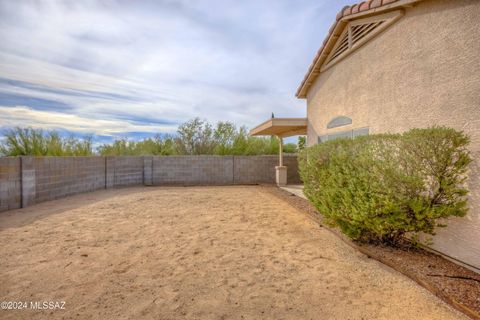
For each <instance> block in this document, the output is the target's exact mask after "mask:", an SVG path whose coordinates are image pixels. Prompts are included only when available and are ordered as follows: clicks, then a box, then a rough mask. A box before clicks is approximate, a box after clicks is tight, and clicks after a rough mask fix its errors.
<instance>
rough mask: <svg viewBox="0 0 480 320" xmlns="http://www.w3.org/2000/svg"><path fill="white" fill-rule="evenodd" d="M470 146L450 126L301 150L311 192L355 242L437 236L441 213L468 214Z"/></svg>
mask: <svg viewBox="0 0 480 320" xmlns="http://www.w3.org/2000/svg"><path fill="white" fill-rule="evenodd" d="M468 143H469V138H468V137H467V136H466V135H465V134H463V133H462V132H458V131H455V130H453V129H450V128H446V127H432V128H429V129H413V130H410V131H408V132H406V133H404V134H378V135H370V136H364V137H358V138H355V139H338V140H334V141H328V142H325V143H322V144H318V145H315V146H313V147H310V148H307V149H305V150H303V151H302V152H301V153H300V156H299V165H300V175H301V177H302V180H303V181H304V184H305V189H304V192H305V194H306V196H307V197H308V199H309V200H310V201H311V202H312V203H313V204H314V205H315V207H316V208H317V210H318V211H319V212H320V213H321V214H322V215H323V216H324V217H325V222H326V223H327V224H329V225H331V226H337V227H339V228H340V229H341V230H342V232H344V233H345V234H346V235H348V236H349V237H351V238H353V239H355V240H359V241H363V242H382V243H388V244H396V243H398V241H399V240H400V239H401V238H402V236H404V235H405V234H412V235H414V236H416V235H417V234H418V233H419V232H425V233H428V234H434V231H435V228H436V227H440V226H444V225H443V224H442V223H441V218H446V217H449V216H464V215H465V214H466V213H467V210H468V209H467V202H466V195H467V193H468V191H467V189H466V188H465V179H466V171H467V167H468V164H469V163H470V162H471V158H470V155H469V152H468V150H467V145H468Z"/></svg>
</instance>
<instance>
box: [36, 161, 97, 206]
mask: <svg viewBox="0 0 480 320" xmlns="http://www.w3.org/2000/svg"><path fill="white" fill-rule="evenodd" d="M32 159H34V168H35V189H36V190H35V191H36V196H35V201H36V202H42V201H48V200H53V199H58V198H61V197H65V196H68V195H73V194H77V193H82V192H87V191H93V190H98V189H104V188H105V158H103V157H36V158H32Z"/></svg>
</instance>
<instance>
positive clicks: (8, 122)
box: [0, 106, 176, 136]
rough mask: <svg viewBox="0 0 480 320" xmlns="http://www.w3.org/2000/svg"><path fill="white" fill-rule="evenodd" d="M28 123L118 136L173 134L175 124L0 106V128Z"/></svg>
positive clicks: (38, 126)
mask: <svg viewBox="0 0 480 320" xmlns="http://www.w3.org/2000/svg"><path fill="white" fill-rule="evenodd" d="M17 126H28V127H32V128H36V129H47V130H56V129H62V130H68V131H72V132H78V133H83V134H90V133H94V134H96V135H105V136H116V135H121V134H122V133H124V132H144V133H159V132H164V133H173V132H175V130H176V126H175V125H147V124H137V123H132V122H129V121H113V120H99V119H92V118H86V117H81V116H78V115H71V114H64V113H59V112H51V111H38V110H33V109H30V108H28V107H25V106H17V107H15V108H9V107H3V106H0V127H17Z"/></svg>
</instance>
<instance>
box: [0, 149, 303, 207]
mask: <svg viewBox="0 0 480 320" xmlns="http://www.w3.org/2000/svg"><path fill="white" fill-rule="evenodd" d="M284 162H285V165H286V166H288V168H289V169H288V179H289V183H298V182H300V179H299V177H298V170H297V159H296V156H290V155H287V156H285V157H284ZM276 165H278V156H276V155H272V156H164V157H160V156H158V157H153V156H146V157H13V158H0V211H6V210H10V209H16V208H20V207H27V206H29V205H33V204H35V203H39V202H43V201H48V200H54V199H58V198H61V197H65V196H69V195H73V194H77V193H82V192H88V191H94V190H98V189H108V188H113V187H115V186H132V185H142V184H143V185H232V184H258V183H272V184H273V183H275V166H276Z"/></svg>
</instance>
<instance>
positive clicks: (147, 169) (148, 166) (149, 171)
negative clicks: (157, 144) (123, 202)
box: [143, 157, 153, 186]
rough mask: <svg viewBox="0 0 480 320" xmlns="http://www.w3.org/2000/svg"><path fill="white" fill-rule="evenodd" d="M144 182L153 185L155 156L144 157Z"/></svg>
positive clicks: (146, 184)
mask: <svg viewBox="0 0 480 320" xmlns="http://www.w3.org/2000/svg"><path fill="white" fill-rule="evenodd" d="M143 184H144V185H145V186H151V185H153V157H143Z"/></svg>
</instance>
